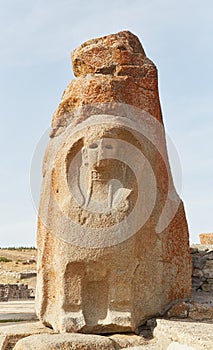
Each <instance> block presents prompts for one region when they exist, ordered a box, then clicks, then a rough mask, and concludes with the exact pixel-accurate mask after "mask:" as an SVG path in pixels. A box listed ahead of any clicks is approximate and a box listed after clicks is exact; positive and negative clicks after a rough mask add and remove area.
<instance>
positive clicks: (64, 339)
mask: <svg viewBox="0 0 213 350" xmlns="http://www.w3.org/2000/svg"><path fill="white" fill-rule="evenodd" d="M35 349H37V350H49V349H51V350H58V349H60V350H67V349H72V350H80V349H82V350H116V344H115V343H114V342H113V341H112V340H111V339H109V338H107V337H103V336H100V335H91V334H87V335H85V334H68V333H65V334H51V335H50V334H40V335H32V336H30V337H27V338H25V339H22V340H20V341H19V342H18V343H17V344H16V346H15V348H14V350H35Z"/></svg>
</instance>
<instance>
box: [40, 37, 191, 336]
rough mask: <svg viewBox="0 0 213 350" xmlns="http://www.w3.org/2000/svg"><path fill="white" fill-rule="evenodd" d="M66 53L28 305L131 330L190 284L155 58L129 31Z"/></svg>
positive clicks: (101, 329)
mask: <svg viewBox="0 0 213 350" xmlns="http://www.w3.org/2000/svg"><path fill="white" fill-rule="evenodd" d="M72 62H73V71H74V74H75V76H76V79H74V80H73V81H71V83H70V84H69V85H68V87H67V89H66V90H65V92H64V94H63V97H62V101H61V103H60V105H59V107H58V108H57V110H56V112H55V114H54V116H53V120H52V131H51V135H50V141H49V144H48V146H47V150H46V154H45V158H44V163H43V184H42V189H41V199H40V208H39V219H38V281H37V295H36V309H37V314H38V316H39V318H40V319H41V320H42V322H43V323H44V324H45V325H47V326H51V327H53V329H54V330H56V331H59V332H83V333H113V332H128V331H135V330H136V329H137V327H139V326H140V325H141V324H143V323H144V322H145V321H146V320H147V319H149V318H151V317H153V316H157V315H161V314H162V313H163V312H164V311H165V309H166V308H167V307H168V305H169V304H171V303H172V302H174V301H175V300H179V299H185V298H188V297H190V293H191V260H190V252H189V243H188V228H187V222H186V218H185V213H184V207H183V203H182V201H181V200H180V198H179V196H178V194H177V193H176V190H175V188H174V184H173V180H172V175H171V171H170V167H169V161H168V156H167V150H166V141H165V133H164V127H163V121H162V115H161V107H160V102H159V95H158V78H157V69H156V67H155V65H154V64H153V63H152V62H151V61H150V60H149V59H148V58H147V57H146V54H145V52H144V49H143V47H142V45H141V43H140V42H139V40H138V38H137V37H136V36H135V35H133V34H132V33H130V32H127V31H124V32H119V33H117V34H114V35H109V36H106V37H103V38H98V39H94V40H90V41H88V42H86V43H84V44H82V45H81V46H80V47H79V48H77V49H76V50H74V52H73V54H72Z"/></svg>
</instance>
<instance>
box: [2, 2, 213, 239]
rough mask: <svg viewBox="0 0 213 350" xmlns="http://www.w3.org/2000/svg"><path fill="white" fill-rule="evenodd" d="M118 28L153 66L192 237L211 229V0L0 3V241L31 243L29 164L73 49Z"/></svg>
mask: <svg viewBox="0 0 213 350" xmlns="http://www.w3.org/2000/svg"><path fill="white" fill-rule="evenodd" d="M124 29H125V30H126V29H127V30H130V31H132V32H133V33H135V34H136V35H137V36H138V37H139V38H140V40H141V41H142V43H143V46H144V49H145V51H146V53H147V56H148V57H149V58H151V59H152V60H153V61H154V62H155V64H156V65H157V67H158V71H159V89H160V97H161V105H162V110H163V116H164V122H165V127H166V130H167V133H168V134H169V135H170V137H171V138H172V140H173V142H174V144H175V145H176V148H177V150H178V153H179V157H180V160H181V167H182V172H183V190H182V195H181V196H182V198H183V200H184V203H185V209H186V213H187V218H188V223H189V230H190V236H191V241H192V242H198V234H199V233H201V232H213V221H212V209H213V204H212V203H213V160H212V149H213V115H212V114H213V112H212V97H213V71H212V62H213V45H212V37H213V3H212V1H211V0H203V1H197V0H184V1H183V0H179V1H177V0H132V1H126V0H120V1H119V0H117V1H116V0H108V1H100V0H99V1H98V0H91V1H84V0H83V1H82V0H79V1H73V0H60V1H59V0H57V1H56V0H51V1H50V0H43V1H42V0H37V1H35V0H27V1H26V0H0V32H1V37H0V47H1V55H0V76H1V79H0V92H1V93H0V101H1V112H0V113H1V114H0V115H1V125H2V136H1V139H0V145H1V170H0V176H1V178H0V180H1V203H0V213H1V214H0V215H1V220H0V230H1V241H0V246H8V245H10V246H11V245H16V246H17V245H25V246H26V245H35V238H36V212H35V210H34V207H33V204H32V201H31V193H30V185H29V173H30V164H31V159H32V156H33V152H34V149H35V147H36V145H37V143H38V141H39V139H40V137H41V136H42V134H43V133H44V132H45V130H46V129H47V128H48V127H49V125H50V123H51V118H52V114H53V112H54V110H55V109H56V107H57V105H58V103H59V101H60V97H61V94H62V92H63V90H64V89H65V87H66V85H67V84H68V82H69V81H70V80H71V79H72V78H73V73H72V70H71V62H70V51H72V50H73V49H74V48H75V47H76V46H79V45H80V44H81V43H82V42H83V41H85V40H88V39H90V38H94V37H99V36H102V35H106V34H110V33H114V32H118V31H120V30H124Z"/></svg>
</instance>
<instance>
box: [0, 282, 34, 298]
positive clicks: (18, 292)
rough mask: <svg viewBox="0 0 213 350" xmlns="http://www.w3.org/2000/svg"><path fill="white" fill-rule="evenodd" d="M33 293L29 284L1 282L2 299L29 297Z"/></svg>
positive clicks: (0, 292) (0, 295) (0, 294)
mask: <svg viewBox="0 0 213 350" xmlns="http://www.w3.org/2000/svg"><path fill="white" fill-rule="evenodd" d="M32 294H33V291H32V289H29V288H28V285H27V284H0V301H8V300H12V299H15V300H16V299H28V298H31V297H32Z"/></svg>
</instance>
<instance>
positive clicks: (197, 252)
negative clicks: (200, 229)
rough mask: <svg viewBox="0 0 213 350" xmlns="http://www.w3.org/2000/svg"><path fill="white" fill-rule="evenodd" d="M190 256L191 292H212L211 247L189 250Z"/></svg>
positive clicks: (212, 260)
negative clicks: (191, 268) (191, 267)
mask: <svg viewBox="0 0 213 350" xmlns="http://www.w3.org/2000/svg"><path fill="white" fill-rule="evenodd" d="M191 255H192V265H193V271H192V288H193V290H196V291H199V290H201V291H205V292H213V246H209V247H208V248H206V246H205V245H204V246H202V245H199V248H191Z"/></svg>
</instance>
